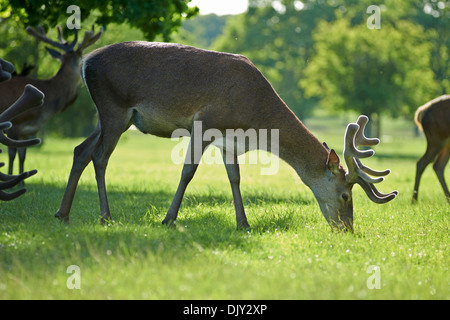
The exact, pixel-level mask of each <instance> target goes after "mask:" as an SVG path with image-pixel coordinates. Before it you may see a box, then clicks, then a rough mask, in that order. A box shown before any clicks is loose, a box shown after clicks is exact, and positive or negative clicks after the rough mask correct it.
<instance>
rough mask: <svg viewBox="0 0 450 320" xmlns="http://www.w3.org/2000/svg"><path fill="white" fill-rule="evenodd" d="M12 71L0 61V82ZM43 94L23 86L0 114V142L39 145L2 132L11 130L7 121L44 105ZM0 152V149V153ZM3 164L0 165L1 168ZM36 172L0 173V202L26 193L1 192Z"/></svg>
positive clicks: (33, 141)
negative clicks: (19, 93) (18, 96)
mask: <svg viewBox="0 0 450 320" xmlns="http://www.w3.org/2000/svg"><path fill="white" fill-rule="evenodd" d="M13 71H14V67H13V66H12V65H11V64H9V63H8V62H6V61H4V60H2V59H0V82H2V81H6V80H9V79H11V73H12V72H13ZM43 99H44V94H43V93H42V92H41V91H39V90H38V89H37V88H35V87H33V86H32V85H30V84H27V85H26V86H25V89H24V91H23V93H22V95H21V96H20V98H19V99H18V100H17V101H16V102H14V104H13V105H11V106H10V107H9V108H8V109H7V110H5V111H4V112H3V113H1V114H0V142H1V143H3V144H4V145H6V146H8V147H15V148H21V147H28V146H31V145H35V144H38V143H40V140H39V139H31V140H23V141H17V140H12V139H10V138H8V137H6V136H5V135H4V133H3V130H5V129H9V128H11V126H12V124H11V122H9V121H8V120H11V119H13V118H14V117H16V116H18V115H19V114H21V113H23V112H25V111H27V110H29V109H31V108H35V107H38V106H40V105H42V104H43V103H44V101H43ZM1 151H2V150H1V149H0V152H1ZM3 165H4V163H3V162H2V163H0V167H2V166H3ZM36 173H37V170H32V171H28V172H24V173H22V174H20V175H17V176H12V175H6V174H3V173H1V172H0V180H1V181H4V182H0V200H2V201H9V200H13V199H15V198H17V197H19V196H20V195H22V194H24V193H25V192H26V189H20V190H17V191H15V192H12V193H7V192H4V191H3V190H5V189H8V188H11V187H13V186H15V185H17V184H18V183H21V182H22V181H23V180H24V179H26V178H28V177H31V176H32V175H34V174H36Z"/></svg>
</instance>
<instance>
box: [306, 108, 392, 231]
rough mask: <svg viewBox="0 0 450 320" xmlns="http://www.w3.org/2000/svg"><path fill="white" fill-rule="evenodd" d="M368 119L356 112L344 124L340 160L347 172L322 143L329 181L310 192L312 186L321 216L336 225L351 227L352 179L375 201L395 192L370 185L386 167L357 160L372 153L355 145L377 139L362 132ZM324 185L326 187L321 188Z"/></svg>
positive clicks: (380, 201)
mask: <svg viewBox="0 0 450 320" xmlns="http://www.w3.org/2000/svg"><path fill="white" fill-rule="evenodd" d="M368 120H369V119H368V118H367V117H366V116H363V115H362V116H359V118H358V120H357V121H356V123H350V124H349V125H348V126H347V129H346V131H345V145H344V152H343V156H344V160H345V163H346V164H347V168H348V171H347V172H346V171H345V169H344V168H343V166H342V165H341V164H340V163H339V157H338V156H337V154H336V152H335V151H334V150H333V149H332V150H330V149H329V148H328V146H327V145H326V144H325V143H324V145H325V147H326V148H327V149H328V150H329V155H328V160H327V168H328V170H329V173H328V174H327V178H326V179H328V180H329V182H330V183H323V184H322V187H321V188H318V190H319V191H317V192H314V188H313V192H314V193H315V195H316V198H317V200H318V202H319V206H320V209H321V211H322V213H323V215H324V216H325V219H326V220H327V221H328V222H329V223H330V224H331V225H334V226H336V227H338V228H339V229H348V230H353V201H352V188H353V185H354V184H355V183H356V184H359V185H360V186H361V187H362V188H363V190H364V191H365V193H366V194H367V196H368V197H369V199H370V200H372V201H373V202H375V203H378V204H381V203H386V202H389V201H391V200H392V199H394V198H395V197H396V196H397V194H398V191H393V192H390V193H388V194H383V193H381V192H380V191H378V190H377V188H376V187H375V185H374V183H379V182H381V181H383V180H384V178H383V176H386V175H388V174H389V173H390V172H391V171H390V170H389V169H387V170H384V171H375V170H373V169H371V168H369V167H366V166H364V165H363V164H362V163H361V161H360V159H363V158H368V157H371V156H373V155H374V154H375V151H373V150H371V149H369V150H364V151H361V150H358V149H357V147H358V146H373V145H376V144H378V143H380V140H379V139H377V138H371V139H370V138H367V137H365V136H364V128H365V126H366V124H367V122H368ZM371 176H375V177H377V178H373V177H371ZM324 185H327V186H329V187H328V188H323V186H324ZM324 189H325V190H324ZM330 195H332V196H330ZM336 199H337V200H336Z"/></svg>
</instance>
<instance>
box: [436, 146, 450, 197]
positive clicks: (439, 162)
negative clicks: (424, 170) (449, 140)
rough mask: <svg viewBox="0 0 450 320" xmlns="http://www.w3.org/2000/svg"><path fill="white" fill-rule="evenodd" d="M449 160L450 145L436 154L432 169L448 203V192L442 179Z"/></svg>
mask: <svg viewBox="0 0 450 320" xmlns="http://www.w3.org/2000/svg"><path fill="white" fill-rule="evenodd" d="M449 158H450V144H449V145H447V146H446V147H444V149H443V150H442V151H441V152H440V153H439V154H438V156H437V158H436V160H435V161H434V164H433V169H434V171H435V172H436V175H437V177H438V179H439V182H440V183H441V186H442V189H443V190H444V193H445V196H446V197H447V200H448V201H449V202H450V193H449V191H448V188H447V184H446V183H445V178H444V169H445V166H446V165H447V163H448V160H449Z"/></svg>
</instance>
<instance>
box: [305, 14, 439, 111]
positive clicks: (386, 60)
mask: <svg viewBox="0 0 450 320" xmlns="http://www.w3.org/2000/svg"><path fill="white" fill-rule="evenodd" d="M314 40H315V48H316V55H315V56H314V57H313V58H312V59H311V61H310V62H309V64H308V66H307V68H306V69H305V70H304V73H303V76H304V77H303V79H301V80H300V84H301V86H302V87H303V88H304V90H305V92H306V94H307V95H308V96H317V97H319V98H320V99H321V104H322V105H323V106H324V107H325V108H334V109H341V110H354V111H357V112H360V113H364V114H368V115H372V114H376V113H381V112H383V113H390V114H391V115H394V116H396V115H398V114H401V113H403V114H411V112H412V111H413V109H414V108H415V107H416V106H418V105H420V104H421V103H422V102H424V101H427V100H429V99H431V98H432V97H434V96H435V95H436V94H437V85H436V83H435V81H434V79H433V72H432V71H431V69H430V46H429V45H428V43H427V42H426V41H425V40H426V33H425V32H424V30H423V28H422V27H421V26H418V25H414V24H412V23H410V22H408V21H404V20H403V21H399V22H398V23H397V24H396V26H395V27H393V26H390V25H387V24H384V25H383V27H382V28H381V29H380V30H376V29H374V30H368V29H367V27H366V25H365V24H363V25H357V26H351V25H350V22H349V20H348V19H339V20H336V21H334V22H331V23H329V22H325V21H323V22H322V23H320V25H319V26H318V28H317V30H316V31H315V33H314Z"/></svg>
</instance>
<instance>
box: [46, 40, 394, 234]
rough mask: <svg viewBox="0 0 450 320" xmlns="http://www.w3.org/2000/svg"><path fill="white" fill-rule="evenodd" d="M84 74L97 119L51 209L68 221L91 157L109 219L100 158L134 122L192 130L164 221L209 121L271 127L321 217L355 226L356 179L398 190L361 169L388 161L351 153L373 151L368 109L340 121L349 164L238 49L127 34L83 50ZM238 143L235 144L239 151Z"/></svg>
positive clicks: (231, 171)
mask: <svg viewBox="0 0 450 320" xmlns="http://www.w3.org/2000/svg"><path fill="white" fill-rule="evenodd" d="M81 73H82V77H83V79H84V82H85V84H86V87H87V88H88V90H89V92H90V94H91V96H92V99H93V101H94V102H95V104H96V106H97V110H98V115H99V123H98V125H97V127H96V129H95V130H94V132H93V133H92V134H91V135H90V136H89V137H88V138H87V139H86V140H85V141H84V142H83V143H82V144H80V145H79V146H78V147H76V148H75V150H74V159H73V166H72V169H71V172H70V176H69V180H68V184H67V188H66V191H65V193H64V196H63V199H62V202H61V206H60V208H59V210H58V211H57V213H56V215H55V216H56V217H58V218H60V219H62V220H64V221H66V222H68V221H69V212H70V208H71V205H72V201H73V197H74V194H75V190H76V187H77V184H78V180H79V178H80V176H81V174H82V172H83V170H84V169H85V167H86V166H87V165H88V164H89V162H90V161H91V160H92V161H93V164H94V168H95V176H96V179H97V186H98V194H99V198H100V210H101V219H102V222H103V221H105V220H108V219H110V218H111V215H110V209H109V205H108V200H107V195H106V187H105V171H106V166H107V163H108V159H109V157H110V155H111V153H112V152H113V150H114V148H115V147H116V144H117V142H118V140H119V138H120V136H121V134H122V133H123V132H124V131H125V130H127V129H128V128H129V127H130V125H131V124H134V125H135V126H136V127H137V128H138V129H139V130H140V131H142V132H144V133H150V134H153V135H156V136H161V137H171V134H172V132H173V131H174V130H176V129H179V128H182V129H186V130H187V131H188V132H190V134H191V139H190V144H189V148H188V152H187V156H186V159H187V158H188V157H189V159H193V160H194V161H185V163H184V166H183V170H182V173H181V180H180V183H179V185H178V189H177V191H176V193H175V197H174V199H173V202H172V204H171V206H170V207H169V209H168V212H167V215H166V217H165V219H164V221H163V223H164V224H171V223H173V222H175V220H176V218H177V214H178V210H179V208H180V204H181V200H182V198H183V195H184V192H185V190H186V187H187V185H188V183H189V182H190V181H191V179H192V177H193V176H194V173H195V171H196V169H197V166H198V163H199V160H200V158H201V153H202V152H203V150H205V148H206V147H207V146H208V145H209V144H211V141H196V140H198V139H192V137H193V136H196V134H198V133H196V132H195V131H196V130H207V129H210V128H215V129H216V130H220V131H221V132H223V133H225V132H226V130H227V129H237V128H240V129H243V130H247V129H249V128H253V129H255V130H257V132H262V130H259V129H266V130H267V131H265V132H271V129H278V130H279V156H280V157H281V158H282V159H284V160H285V161H286V162H287V163H289V164H290V165H291V166H292V167H293V168H294V169H295V170H296V172H297V173H298V175H299V176H300V177H301V178H302V180H303V182H304V183H305V184H306V185H307V186H309V187H310V188H311V190H312V191H313V193H314V195H315V197H316V199H317V201H318V203H319V205H320V209H321V210H322V213H323V215H324V216H325V218H326V219H327V221H328V222H329V223H330V224H332V225H336V226H338V227H340V228H347V229H352V223H353V204H352V187H353V185H354V184H355V183H358V184H360V185H361V186H362V187H363V189H364V191H365V192H366V193H367V195H368V196H369V198H370V199H371V200H373V201H375V202H377V203H385V202H387V201H390V200H392V199H393V198H395V197H396V195H397V192H396V191H394V192H392V193H390V194H381V193H379V192H378V191H377V190H376V188H375V187H374V185H373V183H374V182H380V181H381V180H383V178H382V177H379V178H377V179H374V178H371V177H369V176H368V175H367V174H366V173H365V172H368V173H369V174H374V175H386V174H387V173H389V170H387V171H384V172H375V171H371V170H370V169H368V168H366V167H364V166H362V165H361V163H360V161H359V160H358V158H362V157H368V156H371V155H373V153H374V152H373V151H372V150H368V151H358V150H357V149H356V148H355V146H354V144H353V143H354V141H355V142H356V144H359V145H368V144H370V145H373V144H375V143H377V142H379V140H378V139H372V140H370V139H366V138H365V137H364V136H363V129H364V126H365V123H366V122H367V117H361V118H360V119H359V121H358V124H356V123H354V124H350V125H349V127H348V129H347V135H346V139H345V140H346V151H345V153H344V158H345V161H346V162H347V165H348V166H349V172H348V173H346V172H345V170H344V168H343V167H342V166H341V164H340V163H339V157H338V156H337V154H336V152H335V151H334V150H327V148H326V147H325V146H324V145H322V143H320V142H319V141H318V140H317V139H316V137H314V136H313V135H312V134H311V132H310V131H309V130H308V129H307V128H306V127H305V126H304V125H303V124H302V122H301V121H300V120H299V119H298V118H297V117H296V116H295V115H294V113H293V112H292V111H291V110H290V109H289V108H288V107H287V106H286V104H285V103H284V102H283V100H282V99H281V98H280V97H279V96H278V94H277V93H276V92H275V90H274V89H273V88H272V86H271V85H270V84H269V82H268V81H267V80H266V78H265V77H264V76H263V75H262V74H261V72H260V71H259V70H258V69H257V68H256V67H255V66H254V65H253V64H252V63H251V62H250V61H249V60H248V59H247V58H245V57H243V56H240V55H234V54H228V53H220V52H213V51H207V50H201V49H197V48H193V47H189V46H184V45H179V44H168V43H150V42H141V41H136V42H125V43H118V44H113V45H109V46H106V47H103V48H100V49H97V50H95V51H93V52H92V53H91V54H89V55H88V56H87V57H85V58H84V59H83V62H82V67H81ZM194 121H201V122H202V126H194V125H193V124H194ZM198 128H201V129H198ZM186 130H185V131H186ZM225 140H226V138H225ZM213 144H215V145H221V146H225V145H226V143H225V141H214V142H213ZM270 145H271V144H270ZM238 147H239V146H238ZM234 149H236V146H232V147H230V148H229V149H228V148H225V147H223V149H222V152H223V158H224V162H225V167H226V171H227V174H228V178H229V181H230V184H231V190H232V194H233V200H234V205H235V209H236V220H237V226H238V227H243V228H247V227H249V224H248V222H247V218H246V216H245V212H244V207H243V202H242V198H241V193H240V187H239V185H240V174H239V165H238V163H237V156H238V155H239V154H237V153H236V152H234V151H235V150H234ZM239 149H241V151H242V153H243V152H245V151H246V150H243V149H242V148H239ZM268 149H270V147H269V148H268ZM189 150H190V151H189ZM196 150H201V152H195V151H196ZM268 151H271V150H268ZM191 156H192V157H193V158H192V157H191ZM364 171H365V172H364Z"/></svg>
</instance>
